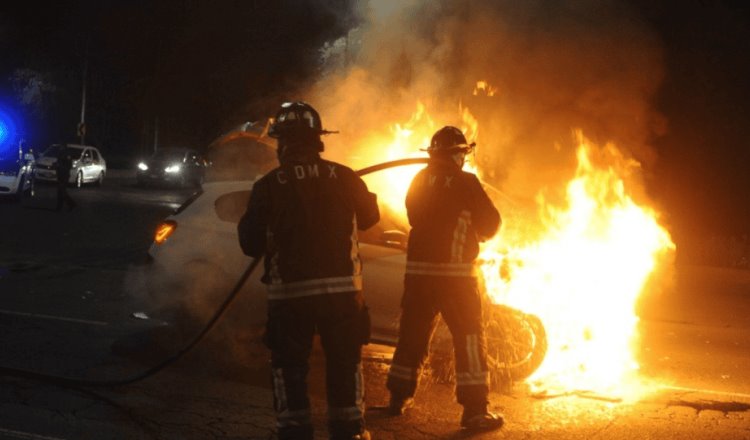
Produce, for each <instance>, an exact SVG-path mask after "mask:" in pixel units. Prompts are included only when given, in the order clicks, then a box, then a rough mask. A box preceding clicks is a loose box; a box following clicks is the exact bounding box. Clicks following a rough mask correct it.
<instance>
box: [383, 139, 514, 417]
mask: <svg viewBox="0 0 750 440" xmlns="http://www.w3.org/2000/svg"><path fill="white" fill-rule="evenodd" d="M474 145H475V144H473V143H472V144H468V143H467V141H466V138H465V137H464V134H463V133H462V132H461V130H459V129H457V128H455V127H451V126H446V127H443V128H441V129H440V130H438V131H437V132H436V133H435V134H434V136H433V137H432V140H431V142H430V146H429V147H428V148H427V149H426V151H427V152H428V153H429V155H430V160H429V162H428V164H427V166H426V167H425V168H424V169H422V170H421V171H420V172H419V173H417V175H416V176H415V177H414V180H412V182H411V185H410V187H409V191H408V193H407V196H406V211H407V214H408V217H409V224H410V225H411V232H410V234H409V242H408V250H407V263H406V275H405V277H404V295H403V298H402V302H401V306H402V314H401V321H400V327H399V338H398V346H397V347H396V352H395V354H394V356H393V363H392V364H391V368H390V371H389V373H388V381H387V387H388V389H389V391H390V393H391V400H390V404H389V406H388V410H389V412H390V413H391V414H393V415H401V414H403V413H404V411H405V410H407V409H408V408H410V407H411V406H413V405H414V400H413V397H414V393H415V391H416V389H417V381H418V378H419V376H420V370H421V368H422V367H423V365H424V362H425V360H426V358H427V355H428V353H429V344H430V339H431V337H432V333H433V331H434V330H435V326H436V324H437V322H438V314H440V315H442V317H443V320H444V321H445V322H446V324H447V325H448V329H449V330H450V332H451V335H452V336H453V345H454V353H455V367H456V397H457V400H458V403H459V404H461V405H462V406H463V408H464V409H463V415H462V417H461V426H462V427H463V428H466V429H470V430H490V429H497V428H500V427H501V426H502V425H503V417H502V416H501V415H500V414H495V413H491V412H489V411H488V409H487V405H488V403H489V402H488V399H487V396H488V393H489V372H488V369H487V345H486V342H485V336H484V330H483V326H482V306H481V304H482V301H481V297H480V292H479V289H478V286H477V279H476V272H475V270H476V269H477V268H476V267H475V264H474V263H475V259H476V257H477V255H478V252H479V242H481V241H484V240H486V239H488V238H490V237H492V236H493V235H494V234H495V233H496V232H497V230H498V228H499V226H500V222H501V220H500V214H499V213H498V211H497V209H496V208H495V206H494V205H493V204H492V202H491V201H490V199H489V197H488V196H487V194H486V193H485V191H484V189H483V188H482V186H481V184H480V183H479V180H478V179H477V177H476V176H475V175H474V174H471V173H468V172H465V171H462V168H463V166H464V161H465V158H466V155H467V154H468V153H469V152H470V151H471V150H472V149H473V147H474Z"/></svg>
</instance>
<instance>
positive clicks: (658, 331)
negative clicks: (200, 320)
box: [0, 175, 750, 440]
mask: <svg viewBox="0 0 750 440" xmlns="http://www.w3.org/2000/svg"><path fill="white" fill-rule="evenodd" d="M132 183H133V181H132V179H130V178H129V177H128V176H127V175H121V176H120V177H119V178H110V179H108V180H107V181H105V185H104V186H103V187H102V188H94V187H92V188H83V189H80V190H71V194H72V195H73V197H74V198H75V199H76V201H77V202H78V203H79V207H78V208H76V209H75V210H73V211H72V212H54V211H51V210H49V208H51V207H52V206H53V205H54V188H53V187H51V186H46V187H41V188H40V191H39V192H38V195H37V197H35V199H33V200H30V201H24V202H23V203H18V202H14V201H0V347H2V350H0V367H5V368H14V369H19V370H33V371H36V372H40V373H44V374H50V375H55V376H66V377H72V378H80V379H84V380H92V381H99V380H108V379H112V378H125V377H132V376H134V375H137V374H139V373H140V372H142V371H144V370H145V369H147V368H149V367H151V366H153V365H155V364H156V363H158V362H159V361H161V360H163V359H165V358H168V357H170V356H171V355H173V354H174V353H175V352H176V351H177V350H179V349H180V348H181V347H182V344H183V343H184V340H183V339H180V338H177V337H176V336H175V334H174V333H173V332H171V331H170V329H171V327H170V324H169V323H168V322H167V323H165V322H161V321H159V320H157V319H140V318H138V317H136V315H134V313H136V312H139V311H143V310H144V309H143V308H142V306H143V304H141V303H139V296H138V295H137V292H134V291H133V290H134V289H137V286H134V285H133V284H132V283H131V281H130V277H129V276H128V275H129V274H130V273H131V272H132V270H133V269H134V268H137V267H138V266H139V265H141V264H145V261H144V258H145V253H146V249H147V248H148V246H149V244H150V241H151V235H152V232H153V230H154V227H155V226H156V224H157V223H158V222H159V221H160V220H161V219H162V218H163V217H165V216H166V215H167V214H168V213H169V212H170V211H171V210H172V209H175V208H176V207H177V206H179V204H180V203H181V201H182V200H184V199H185V198H187V197H189V195H190V194H191V192H192V190H189V189H187V190H175V189H142V188H137V187H135V186H134V185H133V184H132ZM640 310H641V317H642V321H641V324H640V327H641V333H642V341H641V359H640V360H641V365H642V368H641V372H642V375H643V376H644V377H645V378H647V379H648V380H649V381H651V382H652V383H656V384H657V385H658V386H657V388H656V389H655V391H654V392H653V393H651V394H650V395H648V396H647V397H645V398H643V399H641V400H638V401H635V402H630V401H621V400H618V399H617V397H616V396H602V395H590V394H585V393H576V392H569V393H558V394H551V395H546V396H541V395H539V394H533V393H531V392H530V391H529V389H528V387H527V386H526V385H525V384H523V383H519V384H515V386H513V388H511V389H505V390H495V391H494V392H493V394H492V401H493V404H492V405H493V408H494V409H496V410H499V411H502V412H504V413H505V414H506V416H507V420H508V423H507V425H506V427H505V428H504V429H503V430H502V431H501V432H494V433H487V434H484V435H470V434H467V433H464V432H461V431H460V430H458V429H457V420H458V417H459V415H460V412H459V411H460V408H459V407H458V405H457V404H456V403H455V402H454V399H453V396H452V385H451V384H445V383H437V382H434V381H430V380H426V381H425V382H424V383H423V386H422V387H421V388H420V390H419V392H418V395H417V399H416V400H417V404H418V406H417V408H415V409H414V410H412V411H411V412H410V413H409V414H407V415H406V416H405V417H402V418H399V419H394V418H390V417H387V416H386V415H385V414H384V413H383V412H382V411H380V410H379V408H378V407H380V406H382V405H384V404H385V403H386V401H387V394H386V393H385V392H384V382H385V372H386V371H387V365H388V363H389V360H390V356H391V354H392V350H391V349H390V348H389V347H382V346H370V347H368V349H367V350H366V356H365V357H366V360H365V368H366V380H367V389H368V394H367V399H366V400H367V403H368V406H369V408H370V410H369V412H368V424H369V426H370V429H371V431H372V432H373V436H374V438H376V439H425V438H465V437H471V438H512V439H516V438H517V439H529V438H533V439H537V438H539V439H542V438H549V439H553V438H554V439H567V438H570V439H584V438H585V439H590V438H593V439H627V438H675V439H683V438H685V439H750V416H749V414H750V413H749V412H748V411H750V318H748V317H749V316H750V272H747V271H737V270H729V269H718V268H705V267H679V268H677V276H676V283H675V285H674V286H673V287H672V288H671V289H668V290H667V291H665V292H664V293H663V294H660V295H658V296H654V297H651V298H648V299H647V300H646V301H644V303H643V304H641V309H640ZM230 313H235V314H236V313H241V311H238V310H231V311H230ZM221 327H222V324H221V323H220V324H219V328H217V329H216V332H212V334H211V335H209V337H208V339H207V340H205V341H203V342H201V344H199V345H198V346H197V347H196V349H195V350H193V351H191V352H189V353H188V354H187V355H186V356H185V357H184V358H182V359H180V360H179V361H177V362H176V363H175V364H174V365H171V366H169V367H167V368H166V369H165V370H164V371H161V372H159V373H158V374H156V375H154V376H152V377H149V378H147V379H145V380H143V381H138V382H135V383H133V384H130V385H126V386H120V387H69V386H61V385H59V384H56V383H54V382H47V381H39V380H30V379H27V378H23V377H18V376H16V375H13V374H0V439H47V440H49V439H53V440H54V439H149V438H155V439H239V438H252V439H261V438H262V439H266V438H273V428H274V418H273V412H272V409H271V401H272V399H271V394H270V389H269V387H268V379H267V373H268V371H267V353H266V351H265V350H264V349H263V347H262V346H261V345H260V343H259V341H258V338H257V337H253V336H252V332H250V336H248V338H247V339H246V340H245V341H244V344H243V345H242V346H241V347H238V349H237V353H241V355H237V353H234V355H233V356H227V355H226V353H222V352H218V351H217V350H219V349H218V348H217V347H221V345H220V344H218V343H216V342H217V338H220V336H219V335H221V334H222V331H224V332H225V331H231V330H232V329H227V328H221ZM171 338H174V339H171ZM322 365H323V360H322V358H321V355H320V353H319V352H316V354H315V356H314V359H313V371H312V372H311V383H310V389H311V394H312V401H313V405H314V409H315V420H316V424H317V427H318V428H319V429H318V430H317V435H318V436H319V438H325V429H324V411H325V400H324V393H323V383H322V381H321V380H320V378H321V377H322V368H323V367H322Z"/></svg>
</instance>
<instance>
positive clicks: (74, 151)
mask: <svg viewBox="0 0 750 440" xmlns="http://www.w3.org/2000/svg"><path fill="white" fill-rule="evenodd" d="M61 148H66V147H65V146H64V145H52V146H50V147H49V148H47V149H46V150H44V153H42V156H44V157H57V156H58V154H60V149H61ZM67 148H68V151H70V155H71V157H73V159H78V158H79V157H81V154H82V153H83V148H79V147H71V146H68V147H67Z"/></svg>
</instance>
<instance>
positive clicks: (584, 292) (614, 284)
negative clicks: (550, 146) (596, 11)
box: [482, 133, 675, 397]
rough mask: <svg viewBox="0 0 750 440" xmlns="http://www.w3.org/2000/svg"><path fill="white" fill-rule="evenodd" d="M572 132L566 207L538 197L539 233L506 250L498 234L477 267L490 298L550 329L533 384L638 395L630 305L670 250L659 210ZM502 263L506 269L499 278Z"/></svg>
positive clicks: (612, 154) (605, 152) (608, 149)
mask: <svg viewBox="0 0 750 440" xmlns="http://www.w3.org/2000/svg"><path fill="white" fill-rule="evenodd" d="M578 137H579V148H578V152H577V157H578V169H577V171H576V175H575V177H574V178H573V180H571V181H570V182H569V183H568V185H567V205H568V206H567V207H565V208H561V207H555V206H552V205H549V204H547V203H545V201H544V199H543V198H542V197H540V198H539V200H538V201H539V204H540V212H541V215H542V218H543V220H544V223H545V226H546V229H547V231H546V233H545V234H544V236H543V237H542V238H541V239H539V240H538V241H536V242H534V243H532V244H530V245H526V246H521V247H517V248H513V249H511V250H510V251H508V252H506V253H505V254H504V255H501V254H500V253H499V252H498V249H499V243H500V242H502V241H503V240H508V239H509V237H498V238H496V239H495V240H494V241H493V242H492V243H488V244H487V245H486V246H484V250H483V253H482V258H483V259H484V260H486V261H488V263H487V264H485V265H484V266H483V268H482V269H483V273H484V278H485V282H486V283H487V286H488V292H489V293H490V294H491V295H492V297H493V299H494V300H495V301H496V302H500V303H505V304H509V305H511V306H514V307H517V308H520V309H522V310H524V311H527V312H531V313H534V314H536V315H538V316H539V317H540V318H541V319H542V322H543V323H544V325H545V327H546V328H547V334H548V338H549V341H548V342H549V349H548V353H547V357H546V359H545V361H544V363H543V364H542V366H541V368H540V369H539V370H538V371H537V372H536V374H535V375H534V376H533V377H532V378H531V379H532V382H533V381H536V383H537V384H539V385H540V386H544V387H559V388H562V389H567V390H571V389H573V390H581V389H583V390H588V391H596V392H601V393H616V394H618V395H620V396H622V397H634V396H626V395H625V394H626V391H632V390H633V389H634V384H635V385H637V384H638V383H639V381H637V380H635V379H637V375H636V374H635V373H637V370H638V364H637V362H636V360H635V357H634V354H633V351H634V349H635V348H637V347H636V346H634V343H635V342H637V334H636V324H637V322H638V318H637V316H636V314H635V304H636V301H637V299H638V296H639V294H640V293H641V291H642V289H643V287H644V285H645V283H646V281H647V279H648V277H649V275H650V274H651V273H652V272H653V271H654V269H655V267H656V266H657V264H658V263H660V262H662V261H664V260H663V258H664V257H665V256H666V255H667V254H668V253H669V252H670V251H672V250H674V248H675V246H674V243H673V242H672V240H671V238H670V236H669V233H668V232H667V231H666V230H665V229H664V228H663V227H662V226H660V225H659V223H658V222H657V215H656V213H655V212H654V211H653V210H652V209H650V208H646V207H641V206H638V205H637V204H636V203H635V202H634V201H633V199H632V198H631V197H630V196H629V195H628V194H627V191H626V188H625V184H624V182H623V180H622V178H621V176H619V175H618V174H617V173H616V172H615V167H613V166H609V167H608V168H598V167H596V166H594V164H593V163H592V161H591V155H592V153H593V152H594V150H595V148H596V147H595V146H593V145H591V144H590V143H589V142H588V141H587V140H586V139H584V138H583V136H582V135H581V134H580V133H579V134H578ZM599 153H601V155H602V156H605V157H607V158H608V159H609V161H611V162H617V163H619V164H625V165H626V166H630V167H633V166H636V165H637V163H635V162H627V161H625V159H624V158H623V156H622V154H621V153H620V152H619V151H618V150H617V149H616V148H615V147H614V146H613V145H607V146H605V147H604V148H603V149H602V150H600V151H599ZM506 247H507V244H506ZM501 266H504V267H502V269H503V270H505V271H507V272H509V273H508V275H507V276H506V277H505V278H506V279H505V280H504V279H503V278H501V277H500V269H501ZM634 380H635V381H634Z"/></svg>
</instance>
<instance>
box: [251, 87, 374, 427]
mask: <svg viewBox="0 0 750 440" xmlns="http://www.w3.org/2000/svg"><path fill="white" fill-rule="evenodd" d="M321 126H322V125H321V121H320V116H319V115H318V112H317V111H316V110H315V109H314V108H313V107H311V106H310V105H309V104H307V103H305V102H301V101H298V102H291V103H285V104H283V105H282V106H281V108H280V110H279V111H278V113H277V115H276V118H275V120H274V121H273V123H272V125H271V126H270V128H269V132H268V134H269V136H271V137H274V138H276V139H277V141H278V146H277V156H278V159H279V164H280V166H279V167H278V168H276V169H274V170H272V171H270V172H269V173H268V174H266V175H265V176H263V177H262V178H261V179H260V180H258V181H257V182H256V183H255V185H254V186H253V190H252V194H251V196H250V200H249V202H248V207H247V211H246V213H245V214H244V216H243V217H242V219H241V220H240V222H239V225H238V235H239V241H240V245H241V247H242V249H243V251H244V252H245V254H247V255H249V256H252V257H255V258H259V257H260V256H264V257H265V259H264V267H265V273H264V275H263V277H262V281H263V282H264V283H265V284H267V292H268V320H267V324H266V332H265V335H264V343H265V344H266V345H267V346H268V347H269V349H270V350H271V369H272V378H271V380H272V385H273V392H274V409H275V411H276V416H277V428H278V436H279V439H312V438H313V427H312V423H311V414H310V401H309V399H308V396H307V379H306V377H307V373H308V369H309V367H308V358H309V356H310V352H311V350H312V343H313V336H314V334H315V333H316V332H317V333H318V334H319V336H320V342H321V346H322V347H323V351H324V353H325V357H326V392H327V400H328V431H329V434H330V438H331V439H369V438H370V434H369V432H368V431H367V430H365V421H364V412H365V407H364V389H363V377H362V364H361V351H362V345H364V344H366V343H367V342H368V341H369V337H370V319H369V312H368V309H367V307H366V305H365V301H364V297H363V293H362V273H361V269H362V267H361V261H360V258H359V250H358V242H357V230H365V229H368V228H370V227H371V226H373V225H375V224H376V223H377V222H378V221H379V219H380V213H379V211H378V205H377V200H376V196H375V194H373V193H371V192H369V191H368V189H367V186H366V185H365V183H364V182H363V181H362V179H361V178H360V177H359V176H357V175H356V174H355V173H354V172H353V171H352V170H351V169H350V168H347V167H345V166H343V165H341V164H338V163H335V162H330V161H327V160H323V159H321V157H320V153H321V152H322V151H323V149H324V144H323V142H322V140H321V135H323V134H328V133H331V132H329V131H326V130H323V129H322V128H321Z"/></svg>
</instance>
